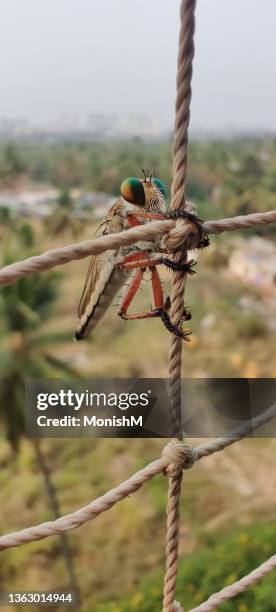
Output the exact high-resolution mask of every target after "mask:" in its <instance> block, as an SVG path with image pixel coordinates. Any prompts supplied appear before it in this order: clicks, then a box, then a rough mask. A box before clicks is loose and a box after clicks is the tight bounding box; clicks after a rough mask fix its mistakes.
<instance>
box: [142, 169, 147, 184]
mask: <svg viewBox="0 0 276 612" xmlns="http://www.w3.org/2000/svg"><path fill="white" fill-rule="evenodd" d="M141 170H142V172H143V175H144V181H145V182H146V181H147V175H146V172H145V170H144V168H141Z"/></svg>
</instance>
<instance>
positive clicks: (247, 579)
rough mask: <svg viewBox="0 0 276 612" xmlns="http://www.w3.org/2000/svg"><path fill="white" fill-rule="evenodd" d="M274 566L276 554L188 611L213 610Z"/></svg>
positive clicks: (275, 564) (206, 611)
mask: <svg viewBox="0 0 276 612" xmlns="http://www.w3.org/2000/svg"><path fill="white" fill-rule="evenodd" d="M275 568H276V555H273V556H272V557H270V559H268V560H267V561H265V562H264V563H262V564H261V565H259V567H257V568H256V569H255V570H253V572H250V574H247V576H244V577H243V578H241V580H237V582H234V583H233V584H231V585H229V586H227V587H225V588H224V589H222V590H221V591H219V592H218V593H214V595H211V597H209V599H207V601H205V602H204V603H202V604H201V605H200V606H197V607H196V608H193V609H192V610H191V611H190V612H212V610H215V609H216V608H217V607H218V606H220V605H221V604H223V603H224V602H225V601H227V600H228V599H232V598H233V597H236V596H237V595H239V594H240V593H243V592H244V591H245V590H246V589H247V588H248V587H250V586H252V585H253V584H255V583H256V582H258V581H259V580H261V579H262V578H263V577H264V576H266V574H268V573H269V572H271V571H272V570H273V569H275Z"/></svg>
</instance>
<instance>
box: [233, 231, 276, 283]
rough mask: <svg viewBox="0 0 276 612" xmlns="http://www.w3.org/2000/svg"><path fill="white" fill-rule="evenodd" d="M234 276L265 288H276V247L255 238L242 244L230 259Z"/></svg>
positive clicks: (262, 239)
mask: <svg viewBox="0 0 276 612" xmlns="http://www.w3.org/2000/svg"><path fill="white" fill-rule="evenodd" d="M229 270H230V272H231V274H233V276H236V277H237V278H239V279H241V280H242V281H244V282H246V283H251V284H254V285H256V286H258V287H263V288H270V289H271V288H272V287H273V286H275V288H276V245H275V244H274V243H273V242H271V241H270V240H266V239H265V238H260V237H258V236H254V237H253V238H249V239H248V240H243V241H242V242H240V243H239V244H238V246H237V248H235V250H234V251H233V253H232V255H231V257H230V259H229Z"/></svg>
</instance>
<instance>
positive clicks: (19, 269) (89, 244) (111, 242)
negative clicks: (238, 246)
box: [0, 210, 276, 287]
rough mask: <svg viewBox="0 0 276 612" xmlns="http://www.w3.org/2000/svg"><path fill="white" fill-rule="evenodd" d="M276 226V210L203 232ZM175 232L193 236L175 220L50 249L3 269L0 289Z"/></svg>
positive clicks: (216, 224)
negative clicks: (106, 252) (24, 279)
mask: <svg viewBox="0 0 276 612" xmlns="http://www.w3.org/2000/svg"><path fill="white" fill-rule="evenodd" d="M271 223H276V210H271V211H269V212H265V213H252V214H250V215H246V216H240V217H232V218H228V219H221V220H220V221H208V222H206V223H204V224H203V225H202V231H203V232H204V233H205V234H220V233H221V232H227V231H230V232H231V231H234V230H240V229H250V228H251V227H256V226H259V225H270V224H271ZM173 232H174V234H173V235H174V236H175V233H177V240H180V241H184V240H188V238H189V236H190V235H191V228H190V226H189V225H188V224H187V225H186V226H185V227H182V226H181V227H180V226H179V225H178V224H177V227H176V222H175V221H173V220H170V221H167V220H166V221H152V222H151V223H147V224H144V225H141V226H140V227H139V226H137V227H134V228H131V229H129V230H127V231H125V232H118V233H117V234H108V235H106V236H101V237H99V238H95V239H94V240H86V241H84V242H79V243H76V244H70V245H67V246H64V247H59V248H56V249H51V250H50V251H46V252H45V253H42V254H41V255H35V256H34V257H28V258H27V259H25V260H23V261H17V262H15V263H12V264H10V265H8V266H4V267H3V268H1V269H0V287H4V286H6V285H11V284H12V283H15V282H16V281H18V280H19V279H20V278H23V277H24V276H29V275H31V274H36V273H37V272H44V271H45V270H50V269H51V268H55V267H56V266H61V265H63V264H66V263H69V262H70V261H74V260H75V259H83V258H85V257H88V256H89V255H99V254H100V253H104V252H105V251H109V250H114V249H118V248H119V247H120V246H126V245H130V244H134V243H135V242H138V241H139V240H146V241H151V240H154V238H155V237H156V236H157V235H158V234H160V235H165V234H168V236H169V237H170V236H171V234H172V233H173Z"/></svg>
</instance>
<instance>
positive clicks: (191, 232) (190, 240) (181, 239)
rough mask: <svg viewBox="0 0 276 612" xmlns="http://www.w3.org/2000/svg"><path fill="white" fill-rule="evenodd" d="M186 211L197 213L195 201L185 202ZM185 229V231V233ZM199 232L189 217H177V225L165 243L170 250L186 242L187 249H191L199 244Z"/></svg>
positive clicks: (166, 237)
mask: <svg viewBox="0 0 276 612" xmlns="http://www.w3.org/2000/svg"><path fill="white" fill-rule="evenodd" d="M185 212H188V213H192V214H193V215H196V214H197V208H196V205H195V204H194V203H193V202H187V201H186V203H185ZM183 229H184V230H185V232H184V233H183ZM198 241H199V232H198V229H197V227H196V225H195V223H192V221H189V220H188V219H181V218H180V219H177V220H176V222H175V227H174V228H173V229H171V231H170V232H169V233H168V234H167V236H165V238H164V243H165V246H166V248H167V250H168V251H175V250H176V249H177V248H178V247H179V246H181V245H183V244H185V246H186V249H187V250H188V251H191V250H192V249H195V248H196V247H197V246H198Z"/></svg>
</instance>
